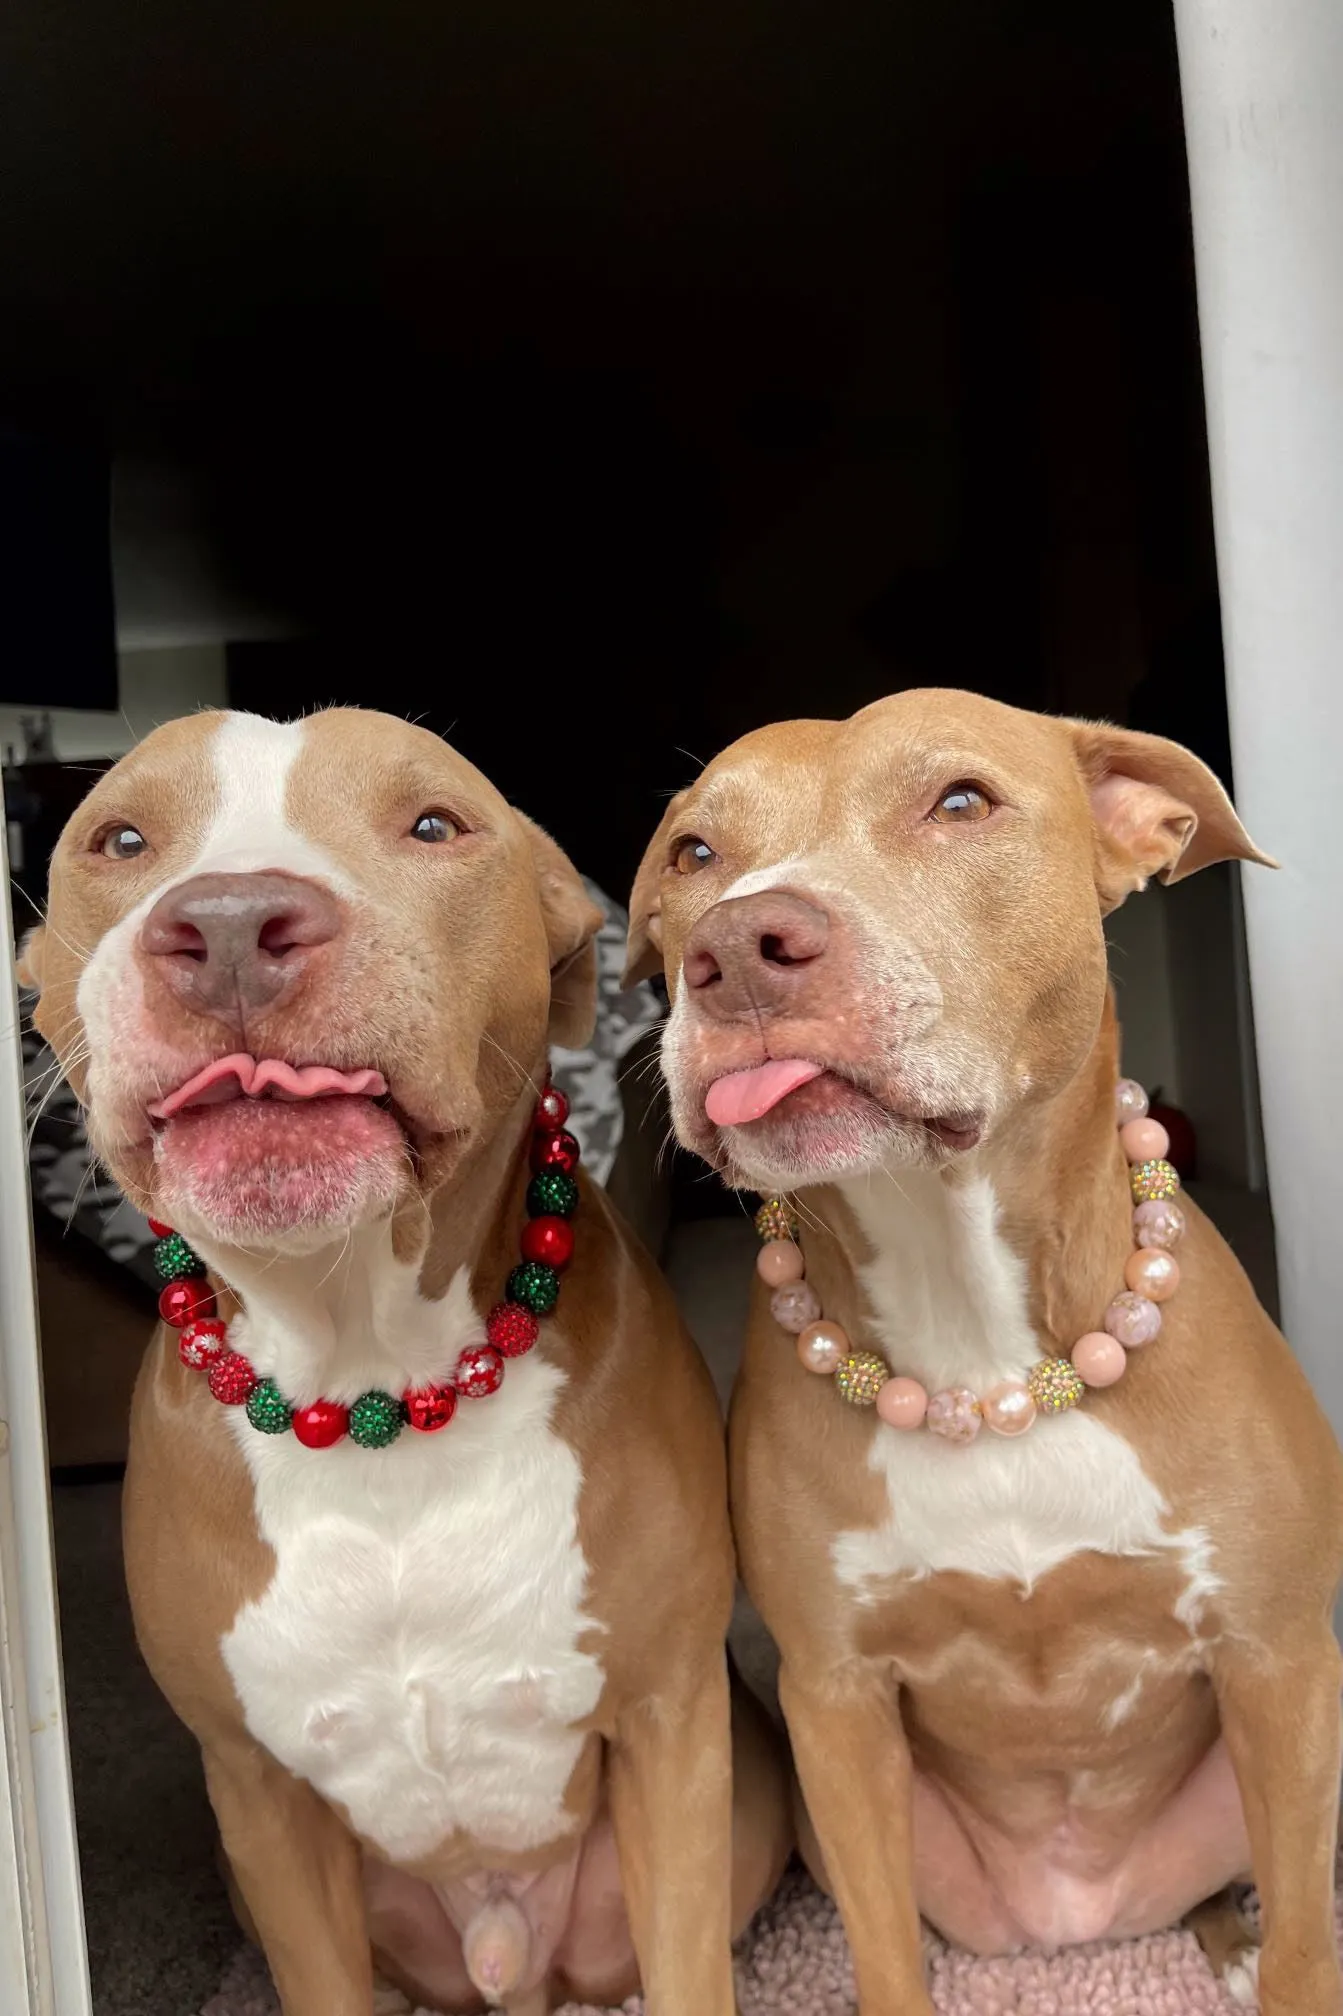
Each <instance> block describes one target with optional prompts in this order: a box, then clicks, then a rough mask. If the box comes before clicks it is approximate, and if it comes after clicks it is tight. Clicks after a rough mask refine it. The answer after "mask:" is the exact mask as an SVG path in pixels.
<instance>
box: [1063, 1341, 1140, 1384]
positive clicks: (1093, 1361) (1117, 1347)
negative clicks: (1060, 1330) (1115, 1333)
mask: <svg viewBox="0 0 1343 2016" xmlns="http://www.w3.org/2000/svg"><path fill="white" fill-rule="evenodd" d="M1127 1366H1128V1357H1127V1355H1126V1353H1125V1350H1124V1347H1123V1345H1122V1344H1121V1343H1119V1341H1118V1340H1117V1339H1116V1338H1114V1337H1111V1336H1110V1334H1109V1332H1108V1331H1106V1330H1088V1332H1087V1334H1086V1336H1085V1337H1079V1338H1078V1340H1077V1342H1076V1343H1075V1344H1074V1345H1073V1370H1074V1371H1075V1372H1076V1374H1077V1376H1078V1378H1079V1379H1083V1380H1085V1381H1086V1383H1087V1385H1088V1386H1113V1385H1114V1383H1115V1380H1116V1379H1122V1378H1123V1376H1124V1372H1125V1369H1126V1368H1127Z"/></svg>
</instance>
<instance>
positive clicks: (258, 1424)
mask: <svg viewBox="0 0 1343 2016" xmlns="http://www.w3.org/2000/svg"><path fill="white" fill-rule="evenodd" d="M247 1418H248V1420H249V1421H250V1422H251V1424H252V1426H253V1427H254V1428H258V1429H260V1431H261V1433H262V1434H263V1435H283V1434H284V1433H285V1431H286V1430H287V1428H288V1427H289V1424H290V1422H291V1421H292V1420H293V1418H294V1410H293V1408H292V1407H291V1406H290V1405H289V1403H288V1401H287V1400H286V1399H285V1397H284V1394H283V1393H282V1392H281V1391H280V1389H279V1387H278V1386H277V1385H276V1383H275V1381H274V1380H273V1379H263V1380H262V1381H261V1383H260V1384H259V1385H257V1386H254V1387H253V1388H252V1390H251V1392H250V1393H249V1394H248V1396H247Z"/></svg>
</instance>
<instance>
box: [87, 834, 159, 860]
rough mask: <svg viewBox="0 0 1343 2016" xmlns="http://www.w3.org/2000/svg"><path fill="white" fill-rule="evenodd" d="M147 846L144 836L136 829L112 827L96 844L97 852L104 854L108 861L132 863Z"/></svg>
mask: <svg viewBox="0 0 1343 2016" xmlns="http://www.w3.org/2000/svg"><path fill="white" fill-rule="evenodd" d="M148 845H149V842H148V841H147V840H146V839H145V836H144V834H143V833H141V832H140V831H139V830H138V829H137V828H136V827H134V826H113V827H111V828H110V830H109V831H108V832H106V833H104V834H103V836H102V838H101V840H100V841H99V842H98V852H99V853H100V854H105V855H106V856H107V858H108V860H109V861H134V860H135V858H136V856H137V855H139V854H143V853H144V851H145V848H146V847H147V846H148Z"/></svg>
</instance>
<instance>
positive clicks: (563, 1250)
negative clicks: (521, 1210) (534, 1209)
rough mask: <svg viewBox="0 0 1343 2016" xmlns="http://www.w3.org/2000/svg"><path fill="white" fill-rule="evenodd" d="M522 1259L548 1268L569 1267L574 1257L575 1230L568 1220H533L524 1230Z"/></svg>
mask: <svg viewBox="0 0 1343 2016" xmlns="http://www.w3.org/2000/svg"><path fill="white" fill-rule="evenodd" d="M522 1257H523V1259H524V1260H540V1261H542V1262H544V1264H545V1265H546V1266H547V1267H567V1266H568V1265H569V1262H570V1261H571V1260H572V1259H573V1257H574V1228H573V1226H572V1225H571V1224H570V1223H569V1220H568V1219H567V1218H533V1219H532V1220H531V1222H530V1224H528V1225H524V1226H523V1228H522Z"/></svg>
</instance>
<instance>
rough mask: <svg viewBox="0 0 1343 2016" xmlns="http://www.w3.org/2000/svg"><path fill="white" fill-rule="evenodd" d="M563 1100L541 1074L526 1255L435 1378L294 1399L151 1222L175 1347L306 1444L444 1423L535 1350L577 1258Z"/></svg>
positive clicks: (364, 1440) (175, 1241)
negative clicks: (244, 1347) (243, 1344)
mask: <svg viewBox="0 0 1343 2016" xmlns="http://www.w3.org/2000/svg"><path fill="white" fill-rule="evenodd" d="M568 1117H569V1102H568V1100H567V1099H566V1098H565V1096H564V1094H563V1093H562V1092H560V1091H557V1090H556V1088H555V1087H554V1086H553V1085H551V1084H549V1083H547V1085H546V1089H545V1091H544V1092H543V1093H542V1094H541V1097H540V1099H539V1100H538V1101H537V1106H536V1114H535V1117H534V1120H533V1132H532V1146H531V1165H532V1171H533V1174H532V1180H531V1182H530V1183H529V1184H528V1186H527V1217H528V1222H527V1224H526V1225H525V1226H524V1227H523V1231H522V1259H521V1260H520V1261H519V1263H518V1265H517V1266H516V1267H515V1268H514V1269H513V1271H512V1273H511V1274H510V1275H509V1277H508V1283H507V1286H506V1288H505V1291H504V1295H505V1299H504V1300H503V1301H502V1302H497V1303H496V1304H495V1306H494V1307H493V1309H491V1311H490V1313H489V1315H488V1316H487V1317H486V1318H485V1338H486V1341H485V1342H484V1343H483V1344H472V1345H468V1347H467V1348H466V1350H465V1351H463V1352H462V1353H461V1354H460V1356H459V1357H458V1359H457V1363H456V1364H455V1365H454V1367H453V1368H452V1371H451V1372H450V1373H448V1375H447V1377H446V1378H445V1379H443V1380H442V1381H441V1382H440V1383H438V1384H435V1385H429V1386H418V1387H415V1388H413V1389H408V1390H407V1391H406V1392H404V1393H402V1394H401V1395H400V1396H399V1397H398V1396H397V1395H396V1394H393V1393H386V1392H383V1391H381V1390H380V1389H377V1388H375V1389H374V1390H373V1391H372V1392H369V1393H362V1394H360V1396H359V1398H358V1399H357V1400H355V1401H352V1402H351V1404H350V1405H349V1406H348V1407H346V1406H344V1405H342V1403H341V1402H340V1401H338V1400H315V1401H314V1402H313V1403H312V1405H311V1406H308V1407H294V1406H291V1404H290V1403H289V1401H287V1400H286V1399H285V1397H284V1395H283V1394H282V1393H281V1391H280V1389H279V1387H278V1386H277V1385H276V1383H275V1381H274V1380H273V1379H262V1378H260V1377H259V1376H258V1375H257V1373H256V1372H255V1371H254V1370H253V1368H252V1366H251V1365H250V1364H249V1363H248V1361H247V1359H246V1358H244V1356H243V1355H242V1353H241V1352H240V1351H233V1350H230V1348H229V1344H228V1331H227V1326H226V1325H225V1324H224V1323H223V1322H221V1321H220V1319H219V1316H218V1314H217V1306H216V1302H215V1296H214V1291H213V1289H212V1288H211V1287H210V1284H209V1282H208V1281H207V1280H206V1278H205V1263H204V1261H203V1260H202V1259H201V1258H200V1256H199V1255H198V1254H196V1253H194V1252H193V1251H192V1249H191V1247H190V1246H189V1245H188V1244H187V1242H186V1240H185V1239H184V1238H183V1237H182V1235H181V1234H180V1233H179V1232H174V1231H173V1230H172V1228H171V1226H168V1225H162V1224H160V1223H159V1222H158V1221H157V1220H156V1219H153V1218H151V1219H150V1221H149V1224H150V1230H151V1231H152V1232H153V1233H154V1234H155V1236H156V1238H157V1239H158V1244H157V1245H156V1246H155V1248H154V1265H155V1267H156V1268H157V1270H158V1273H159V1276H160V1278H161V1280H162V1281H163V1282H164V1284H165V1285H164V1288H163V1292H162V1293H161V1294H160V1296H159V1314H160V1315H161V1316H162V1318H163V1320H164V1322H165V1323H168V1324H170V1325H171V1327H172V1328H173V1329H174V1330H176V1331H177V1332H178V1339H177V1353H178V1356H179V1357H180V1359H181V1361H182V1363H183V1364H184V1365H186V1366H188V1367H189V1368H190V1369H191V1370H192V1371H194V1372H204V1373H205V1375H206V1378H207V1380H208V1383H209V1387H210V1391H211V1393H213V1395H214V1397H215V1399H216V1400H218V1401H220V1402H221V1403H222V1404H223V1405H224V1406H226V1407H245V1408H246V1410H247V1418H248V1420H249V1421H250V1422H251V1424H252V1426H253V1427H254V1428H255V1429H257V1431H258V1432H259V1433H260V1434H262V1435H285V1434H287V1433H288V1432H289V1431H290V1430H291V1429H292V1430H293V1432H294V1434H295V1435H296V1436H297V1438H298V1440H299V1441H300V1442H301V1443H303V1445H304V1447H305V1448H308V1449H329V1448H331V1447H332V1446H333V1445H334V1444H335V1443H337V1442H342V1441H344V1440H345V1438H346V1437H347V1436H348V1437H349V1439H350V1441H351V1442H354V1443H356V1444H357V1445H358V1446H359V1447H360V1448H361V1449H386V1448H388V1447H389V1446H390V1445H391V1444H392V1443H393V1442H395V1441H396V1439H397V1437H398V1436H399V1435H400V1433H401V1431H402V1429H403V1428H414V1429H418V1431H419V1432H420V1434H422V1435H431V1434H433V1433H434V1432H435V1431H436V1430H437V1429H439V1428H446V1427H447V1425H448V1423H449V1421H451V1419H452V1417H453V1415H454V1414H455V1413H456V1412H457V1403H458V1401H459V1400H483V1399H485V1398H487V1397H488V1395H489V1394H491V1393H497V1392H498V1390H499V1388H500V1386H501V1385H502V1384H503V1379H504V1361H505V1360H506V1359H508V1358H521V1357H523V1356H524V1354H525V1353H526V1352H528V1351H530V1350H531V1348H532V1346H533V1344H535V1342H536V1339H537V1335H538V1332H539V1327H540V1326H539V1324H538V1321H537V1319H538V1317H541V1316H548V1315H549V1314H550V1313H551V1311H552V1310H553V1309H554V1307H555V1304H556V1303H557V1302H558V1300H559V1295H560V1275H561V1274H562V1273H563V1271H564V1269H565V1268H566V1267H567V1266H568V1264H569V1262H570V1260H571V1259H572V1257H573V1250H574V1228H573V1226H572V1225H571V1224H570V1223H569V1220H570V1219H571V1218H572V1217H573V1214H574V1212H575V1211H576V1210H577V1208H578V1183H577V1181H576V1179H575V1176H574V1171H575V1170H576V1169H577V1167H578V1160H579V1152H580V1151H579V1146H578V1143H577V1141H576V1140H575V1139H574V1137H573V1135H572V1134H570V1133H569V1132H568V1131H567V1129H566V1127H565V1125H564V1123H565V1121H566V1120H567V1119H568Z"/></svg>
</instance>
